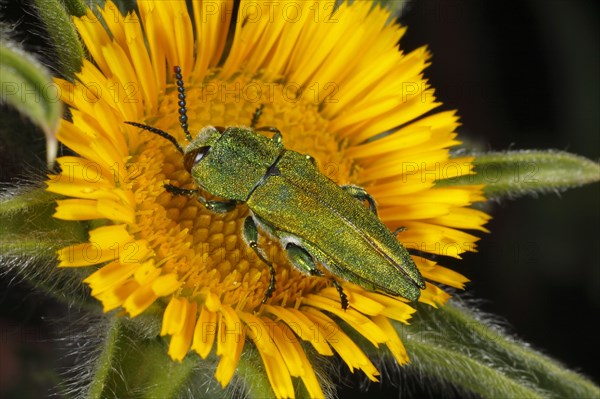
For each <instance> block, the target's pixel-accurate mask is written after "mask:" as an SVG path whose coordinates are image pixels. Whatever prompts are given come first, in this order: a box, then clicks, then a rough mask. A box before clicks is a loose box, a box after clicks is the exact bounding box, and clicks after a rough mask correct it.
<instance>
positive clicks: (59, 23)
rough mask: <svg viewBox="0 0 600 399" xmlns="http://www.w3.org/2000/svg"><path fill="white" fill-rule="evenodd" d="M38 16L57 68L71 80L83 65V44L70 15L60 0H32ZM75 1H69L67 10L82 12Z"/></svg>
mask: <svg viewBox="0 0 600 399" xmlns="http://www.w3.org/2000/svg"><path fill="white" fill-rule="evenodd" d="M34 3H35V5H36V7H35V8H36V10H37V13H38V16H39V18H40V19H41V21H42V22H43V23H44V25H45V27H46V31H47V32H48V38H49V40H50V42H51V43H52V45H53V47H54V51H55V52H56V55H57V64H58V70H59V72H60V73H62V75H63V76H64V77H65V78H67V79H70V80H72V79H73V78H74V76H75V73H77V72H79V70H80V69H81V66H82V65H83V45H82V44H81V42H80V41H79V36H78V35H77V31H76V29H75V25H73V23H72V22H71V16H70V15H69V13H68V12H67V10H66V9H65V5H64V4H63V2H62V1H60V0H34ZM76 3H79V2H76V1H73V0H71V1H69V11H75V12H76V13H79V12H82V11H83V10H81V4H80V5H79V7H78V6H77V5H76Z"/></svg>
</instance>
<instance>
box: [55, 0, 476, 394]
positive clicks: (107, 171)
mask: <svg viewBox="0 0 600 399" xmlns="http://www.w3.org/2000/svg"><path fill="white" fill-rule="evenodd" d="M138 6H139V15H138V14H135V13H132V14H129V15H127V16H121V15H120V14H119V12H118V11H117V8H116V7H115V5H114V4H113V3H111V2H110V1H109V2H107V3H106V6H105V8H104V9H103V10H99V12H98V14H97V15H95V14H93V13H92V12H89V13H88V15H87V16H84V17H82V18H78V19H75V20H74V22H75V25H76V26H77V29H78V31H79V33H80V36H81V38H82V39H83V41H84V43H85V45H86V47H87V50H88V52H89V56H90V61H87V60H86V61H84V66H83V69H82V70H81V72H80V73H79V74H78V75H77V82H76V83H69V82H67V81H63V80H57V84H58V85H59V87H60V88H61V94H62V96H61V97H62V100H63V101H64V102H66V103H67V104H68V105H69V106H70V113H71V118H70V120H64V121H63V122H62V125H61V127H60V131H59V133H58V139H59V140H60V141H61V142H62V143H63V144H65V145H66V146H67V147H69V148H70V149H71V150H73V151H74V152H75V153H76V154H78V155H76V156H63V157H61V158H59V159H58V162H59V164H60V166H61V173H60V174H58V175H53V176H50V179H49V180H48V182H47V184H48V190H49V191H52V192H54V193H59V194H62V195H64V196H65V197H68V198H66V199H62V200H59V201H58V206H57V210H56V214H55V217H57V218H60V219H66V220H76V221H92V222H90V223H91V224H90V225H91V226H92V229H91V230H90V232H89V241H88V242H85V243H81V244H77V245H72V246H69V247H66V248H63V249H62V250H60V251H59V259H60V266H61V267H89V266H93V267H94V268H93V269H90V270H92V271H93V272H92V273H91V274H90V275H89V276H88V277H87V278H86V279H85V282H86V283H87V284H89V286H90V287H91V289H92V295H93V296H94V297H96V298H97V299H98V300H100V301H101V302H102V304H103V306H104V311H106V312H108V311H111V310H114V309H117V308H122V309H124V311H125V312H126V313H127V314H128V315H129V316H130V317H135V316H137V315H139V314H141V313H143V312H144V311H145V310H147V309H148V307H150V306H151V305H153V304H155V303H158V304H159V305H160V304H164V305H166V308H165V310H164V315H163V321H162V330H161V335H164V336H170V344H169V355H170V356H171V357H172V358H173V359H175V360H181V359H183V358H184V357H185V356H186V355H187V354H188V353H189V352H190V350H191V351H194V352H196V353H197V354H198V355H200V356H201V357H202V358H206V357H207V356H208V355H209V354H210V353H211V352H213V351H214V352H215V353H216V355H217V356H218V357H219V358H220V360H219V364H218V366H217V369H216V373H215V376H216V379H217V380H218V381H219V382H220V383H221V385H222V386H223V387H225V386H226V385H227V384H228V383H229V382H230V381H231V378H232V376H233V375H234V373H235V370H236V367H237V364H238V361H239V359H240V355H241V353H242V350H243V348H244V346H245V345H248V344H250V341H251V342H253V344H254V345H255V346H256V348H257V349H258V352H259V353H260V356H261V357H262V360H263V363H264V367H265V369H266V372H267V375H268V377H269V380H270V381H271V384H272V388H273V391H274V392H275V394H276V395H277V396H278V397H292V396H294V388H293V384H292V377H296V378H300V379H302V381H303V383H304V385H305V386H306V389H307V391H308V393H309V395H310V396H311V397H321V396H323V391H322V388H321V386H320V385H319V382H318V380H317V377H316V375H315V372H314V370H313V367H312V365H311V363H310V361H309V360H308V357H307V354H306V353H305V350H304V348H305V347H306V346H307V345H310V346H312V347H313V349H314V351H316V352H317V353H318V354H319V355H322V356H332V355H333V354H334V352H337V354H338V355H339V356H340V357H341V359H342V360H343V361H344V362H345V363H346V364H347V365H348V367H349V368H350V370H351V371H354V370H355V369H358V370H361V371H362V372H364V373H365V374H366V376H367V377H368V378H369V379H371V380H373V381H376V380H377V376H378V374H379V372H378V370H377V368H376V367H375V366H374V365H373V364H372V363H371V361H370V360H369V358H368V357H367V356H366V355H365V354H364V353H363V351H362V350H361V348H360V347H359V345H358V344H357V343H356V342H354V341H353V340H352V339H351V338H350V335H348V334H347V333H346V332H344V330H343V329H342V328H341V327H340V325H341V321H343V322H345V323H347V325H349V326H350V327H351V328H353V329H354V330H355V331H356V333H358V334H359V335H361V336H363V337H364V338H365V339H366V340H368V341H369V342H371V344H373V345H374V346H376V347H379V346H380V345H384V346H386V347H387V348H388V349H389V351H390V352H391V353H392V355H393V356H394V358H395V359H396V360H397V362H398V363H399V364H404V363H407V362H408V360H409V359H408V355H407V353H406V352H405V350H404V347H403V345H402V342H401V340H400V338H399V337H398V334H397V333H396V331H395V329H394V327H393V325H392V323H391V320H395V321H399V322H402V323H407V322H408V320H409V319H410V317H411V314H412V313H413V312H414V309H413V308H412V307H411V306H410V305H409V304H408V303H407V301H406V300H404V299H403V298H394V297H390V296H387V295H384V294H381V293H377V292H369V291H367V290H365V289H363V288H361V287H359V286H356V285H353V284H350V283H343V289H344V291H345V293H346V294H347V295H348V299H349V308H348V310H346V311H343V310H342V309H341V307H340V303H339V297H338V295H337V292H336V290H335V288H334V287H331V286H330V282H329V280H328V279H326V278H319V277H307V276H305V275H303V274H301V273H299V272H298V271H297V270H295V269H294V268H293V267H292V266H290V265H289V264H288V262H287V260H286V258H285V256H284V254H283V252H282V250H281V248H280V247H279V246H278V245H277V243H276V242H273V241H271V240H270V239H268V238H262V239H261V242H260V246H261V248H263V249H264V250H265V252H266V253H267V254H268V255H269V258H270V259H272V260H273V262H274V264H275V269H276V281H277V287H276V290H275V292H274V294H273V296H272V297H271V298H270V299H269V301H268V302H267V304H266V305H262V304H261V300H262V298H263V294H264V292H265V289H266V288H267V286H268V284H269V272H268V269H267V267H266V266H265V265H264V264H263V263H262V262H261V261H260V260H259V259H258V258H257V257H256V255H255V254H254V252H253V251H252V250H251V249H250V248H248V247H247V246H246V244H245V243H244V242H243V240H242V238H241V236H240V229H241V224H242V222H243V220H244V218H245V217H246V216H247V214H248V209H247V208H246V207H245V206H238V207H237V208H236V209H235V210H233V211H232V212H229V213H225V214H213V213H211V212H210V211H208V210H206V209H205V208H204V206H202V205H201V204H200V202H198V201H197V200H196V199H194V198H187V197H182V196H174V195H173V194H171V193H169V192H166V191H165V188H164V184H165V183H173V184H174V185H177V186H179V187H184V188H194V182H193V180H192V178H191V176H189V174H188V173H187V172H186V171H185V170H184V168H183V164H182V157H181V154H180V153H179V152H177V151H176V150H175V148H174V146H173V145H172V144H171V143H169V142H168V141H167V140H165V139H164V138H161V137H158V136H156V135H153V134H151V133H149V132H146V131H143V130H140V129H139V128H135V127H133V126H130V125H126V124H125V123H124V121H135V122H139V123H144V124H147V125H151V126H154V127H157V128H159V129H162V130H165V131H168V132H170V133H171V134H173V135H174V136H175V137H176V138H177V139H178V140H179V142H181V143H184V142H185V137H184V135H183V133H182V132H181V129H180V128H179V124H178V117H179V114H178V112H177V110H178V108H179V107H178V105H177V95H176V86H175V84H174V78H173V73H172V70H173V67H174V66H176V65H178V66H180V67H181V69H182V71H183V76H184V79H185V86H186V94H187V105H188V116H189V124H190V131H191V132H192V134H194V132H197V131H199V130H200V129H201V128H202V127H203V126H205V125H208V124H211V125H216V126H231V125H246V126H247V125H249V123H250V121H251V119H252V115H253V112H254V111H255V109H256V108H257V107H258V106H259V105H261V104H263V105H264V112H263V114H262V116H261V121H260V125H266V126H276V127H277V128H278V129H280V130H281V132H282V134H283V140H284V144H285V146H286V147H287V148H290V149H293V150H296V151H299V152H303V153H308V154H311V155H312V156H314V157H315V158H316V159H317V161H318V163H319V165H320V167H321V169H322V171H323V173H324V174H326V175H327V176H329V177H330V178H332V179H333V180H334V181H335V182H337V183H338V184H349V183H352V184H357V185H360V186H363V187H365V188H366V189H367V190H368V191H369V193H371V194H372V195H373V196H374V197H375V199H376V200H377V202H378V205H379V214H380V217H381V219H382V220H383V222H384V223H386V225H388V227H390V229H394V228H397V227H399V226H405V227H406V228H407V230H406V231H405V232H403V233H401V234H400V239H401V241H402V242H403V243H404V245H405V246H407V247H410V248H414V249H417V250H419V251H422V252H425V253H430V254H436V255H444V256H452V257H460V255H461V254H462V253H464V252H465V251H472V250H474V249H475V245H474V242H475V241H477V238H476V237H475V236H473V235H471V234H468V233H465V232H463V231H462V230H461V229H478V230H481V231H485V229H484V228H483V227H482V226H483V224H484V223H485V222H486V221H487V219H488V216H487V215H486V214H484V213H482V212H480V211H477V210H474V209H471V208H468V206H469V205H470V204H471V203H472V202H474V201H479V200H482V199H483V198H482V194H481V187H466V186H465V187H460V188H435V187H434V181H435V180H436V179H443V178H450V177H453V176H460V175H464V174H468V173H471V172H472V171H471V169H472V165H471V161H472V159H471V158H452V159H450V157H449V148H450V147H452V146H454V145H456V144H457V143H458V141H457V140H456V139H455V136H456V133H454V129H455V128H456V127H457V126H458V123H457V117H456V115H455V113H454V112H440V113H431V112H430V111H431V110H432V109H434V108H435V107H437V106H438V105H439V103H437V102H435V99H434V97H433V90H432V89H431V88H430V87H429V86H428V84H427V82H426V80H424V78H423V75H422V73H423V69H424V68H425V67H426V65H427V62H428V57H429V55H428V52H427V51H426V49H425V48H419V49H417V50H415V51H413V52H411V53H408V54H404V53H402V52H400V51H398V48H397V43H398V40H399V39H400V38H401V37H402V35H403V33H404V28H401V27H399V26H397V25H394V24H391V23H389V22H387V21H388V18H389V14H388V12H387V11H386V10H384V9H382V8H380V7H373V6H372V4H371V3H370V2H366V1H357V2H354V3H353V4H352V5H347V4H344V5H342V6H340V7H339V9H338V10H337V11H336V12H335V13H332V11H333V2H304V1H296V2H288V1H282V2H264V3H263V2H256V1H247V2H246V1H242V2H241V3H240V4H239V7H238V8H237V9H236V10H235V11H236V14H235V17H236V18H235V19H234V20H233V21H232V18H234V17H233V15H234V13H233V12H232V11H233V2H232V1H225V0H223V1H215V0H212V1H207V2H197V1H194V2H192V7H191V8H189V9H188V7H186V3H185V1H183V0H181V1H139V2H138ZM230 23H234V24H235V30H234V31H232V33H228V32H229V30H230V29H229V27H230ZM228 34H229V35H230V36H228ZM385 132H387V133H391V134H388V135H385V136H384V137H380V138H378V139H375V138H376V137H377V136H378V135H381V134H382V133H385ZM414 260H415V262H416V264H417V266H418V267H419V269H420V271H421V273H422V275H423V276H424V277H425V278H426V279H427V280H428V283H427V288H426V290H424V291H423V292H422V294H421V299H420V301H422V302H425V303H428V304H430V305H432V306H437V305H438V304H443V303H444V302H445V301H446V300H447V299H448V297H449V295H448V294H446V293H445V292H444V291H443V290H442V289H441V288H439V287H438V286H437V285H436V284H435V283H441V284H444V285H447V286H451V287H456V288H463V285H464V283H465V282H466V281H468V280H467V279H466V278H465V277H463V276H461V275H460V274H458V273H456V272H454V271H451V270H449V269H447V268H444V267H443V266H440V265H438V264H437V263H436V262H435V261H431V260H428V259H425V258H423V257H418V256H414ZM303 341H304V342H303Z"/></svg>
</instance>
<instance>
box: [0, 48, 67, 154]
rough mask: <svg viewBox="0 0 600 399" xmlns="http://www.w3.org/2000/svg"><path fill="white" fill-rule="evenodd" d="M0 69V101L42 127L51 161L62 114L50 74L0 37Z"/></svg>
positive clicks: (55, 148)
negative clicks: (0, 86)
mask: <svg viewBox="0 0 600 399" xmlns="http://www.w3.org/2000/svg"><path fill="white" fill-rule="evenodd" d="M0 69H1V70H2V73H1V74H0V84H1V85H2V89H1V90H2V91H1V97H0V103H4V104H8V105H9V106H11V107H13V108H15V109H16V110H17V111H18V112H19V113H20V114H22V115H25V116H26V117H27V118H29V119H30V120H31V121H32V122H33V123H34V124H36V125H37V126H39V128H40V129H42V131H43V132H44V134H45V136H46V158H47V162H48V163H49V164H50V163H52V162H53V160H54V157H55V154H56V151H57V148H58V147H57V146H58V143H57V141H56V138H55V137H54V133H55V132H56V129H57V128H58V124H59V121H60V118H61V116H62V104H61V102H60V101H59V99H58V97H57V91H56V88H55V86H54V84H53V82H52V78H51V77H50V74H49V73H48V71H47V70H46V68H45V67H44V66H43V65H42V64H40V63H39V62H38V61H37V60H36V59H35V58H33V57H31V56H30V55H28V54H27V53H25V52H24V51H22V50H20V49H18V48H17V47H16V46H15V45H13V44H12V43H10V42H8V41H4V40H2V41H0ZM14 134H15V135H18V134H19V132H14Z"/></svg>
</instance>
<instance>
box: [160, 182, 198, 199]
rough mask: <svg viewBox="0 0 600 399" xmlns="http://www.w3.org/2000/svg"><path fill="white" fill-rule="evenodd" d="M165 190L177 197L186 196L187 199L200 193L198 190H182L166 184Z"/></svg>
mask: <svg viewBox="0 0 600 399" xmlns="http://www.w3.org/2000/svg"><path fill="white" fill-rule="evenodd" d="M164 187H165V190H167V191H168V192H170V193H171V194H175V195H185V196H186V197H191V196H193V195H195V194H197V193H198V190H189V189H186V188H181V187H177V186H174V185H172V184H165V186H164Z"/></svg>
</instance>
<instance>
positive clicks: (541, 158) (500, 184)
mask: <svg viewBox="0 0 600 399" xmlns="http://www.w3.org/2000/svg"><path fill="white" fill-rule="evenodd" d="M473 164H474V165H475V174H472V175H465V176H460V177H455V178H451V179H445V180H438V181H437V182H436V187H447V186H461V185H474V184H483V185H485V187H484V193H485V196H486V197H487V198H489V199H502V198H517V197H521V196H524V195H537V194H543V193H550V192H560V191H564V190H566V189H568V188H573V187H579V186H582V185H584V184H589V183H594V182H597V181H600V165H599V164H598V163H597V162H594V161H591V160H589V159H586V158H584V157H581V156H578V155H574V154H569V153H567V152H562V151H526V150H522V151H506V152H490V153H485V154H475V161H474V162H473Z"/></svg>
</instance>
